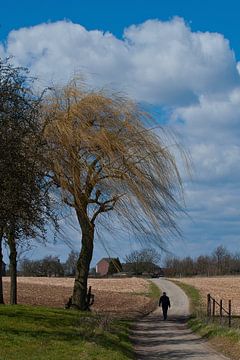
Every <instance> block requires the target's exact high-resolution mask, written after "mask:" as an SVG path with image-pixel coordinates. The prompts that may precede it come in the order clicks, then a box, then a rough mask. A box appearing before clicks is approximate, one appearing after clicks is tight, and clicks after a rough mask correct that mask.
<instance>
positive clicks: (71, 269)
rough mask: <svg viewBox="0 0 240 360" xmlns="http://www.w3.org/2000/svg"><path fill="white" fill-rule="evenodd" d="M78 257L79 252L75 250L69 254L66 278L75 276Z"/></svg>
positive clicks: (65, 268)
mask: <svg viewBox="0 0 240 360" xmlns="http://www.w3.org/2000/svg"><path fill="white" fill-rule="evenodd" d="M78 257H79V254H78V252H77V251H74V250H72V251H71V252H70V253H69V254H68V258H67V260H66V262H65V264H64V272H65V275H66V276H75V272H76V267H77V261H78Z"/></svg>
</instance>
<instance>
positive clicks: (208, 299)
mask: <svg viewBox="0 0 240 360" xmlns="http://www.w3.org/2000/svg"><path fill="white" fill-rule="evenodd" d="M207 316H208V318H209V319H210V317H211V295H210V294H207Z"/></svg>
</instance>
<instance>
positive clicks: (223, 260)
mask: <svg viewBox="0 0 240 360" xmlns="http://www.w3.org/2000/svg"><path fill="white" fill-rule="evenodd" d="M212 256H213V260H214V262H215V264H216V268H217V271H216V273H217V275H224V274H226V273H228V272H229V268H230V253H229V251H228V250H227V249H226V248H225V247H224V246H222V245H220V246H218V247H217V248H216V249H215V250H214V251H213V254H212Z"/></svg>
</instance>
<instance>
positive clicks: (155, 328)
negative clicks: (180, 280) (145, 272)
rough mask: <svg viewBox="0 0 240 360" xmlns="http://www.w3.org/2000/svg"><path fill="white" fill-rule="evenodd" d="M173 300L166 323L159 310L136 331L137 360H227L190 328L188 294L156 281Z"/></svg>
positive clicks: (168, 283)
mask: <svg viewBox="0 0 240 360" xmlns="http://www.w3.org/2000/svg"><path fill="white" fill-rule="evenodd" d="M153 281H154V283H155V284H156V285H158V286H159V287H160V288H161V290H162V291H166V293H167V295H168V296H169V297H170V300H171V309H170V311H169V316H168V320H167V321H162V314H161V312H160V308H158V309H157V310H156V311H154V312H153V313H151V314H150V315H148V316H147V317H145V318H144V319H143V320H141V321H139V322H137V323H136V326H135V328H134V331H133V336H132V338H133V341H134V344H135V351H136V358H137V360H166V359H168V360H178V359H179V360H180V359H181V360H185V359H186V360H191V359H193V360H197V359H206V360H224V359H225V360H227V359H228V358H226V357H225V356H223V355H221V354H219V353H217V352H216V351H215V350H213V349H212V348H211V347H210V346H208V344H207V342H206V341H205V340H203V339H201V338H200V337H198V336H197V335H195V334H193V333H192V332H191V330H190V329H188V328H187V325H186V319H187V317H188V315H189V302H188V298H187V296H186V295H185V293H184V292H183V291H182V290H181V289H180V288H179V287H178V286H177V285H175V284H173V283H172V282H170V281H167V280H165V279H156V280H153Z"/></svg>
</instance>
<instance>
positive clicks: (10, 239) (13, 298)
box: [8, 233, 17, 305]
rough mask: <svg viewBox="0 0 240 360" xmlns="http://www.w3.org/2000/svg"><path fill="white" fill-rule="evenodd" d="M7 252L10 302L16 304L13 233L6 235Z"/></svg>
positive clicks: (15, 261)
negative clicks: (8, 252) (8, 251)
mask: <svg viewBox="0 0 240 360" xmlns="http://www.w3.org/2000/svg"><path fill="white" fill-rule="evenodd" d="M8 246H9V250H10V254H9V270H10V278H11V285H10V304H11V305H16V304H17V249H16V241H15V237H14V234H13V233H10V234H9V235H8Z"/></svg>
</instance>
